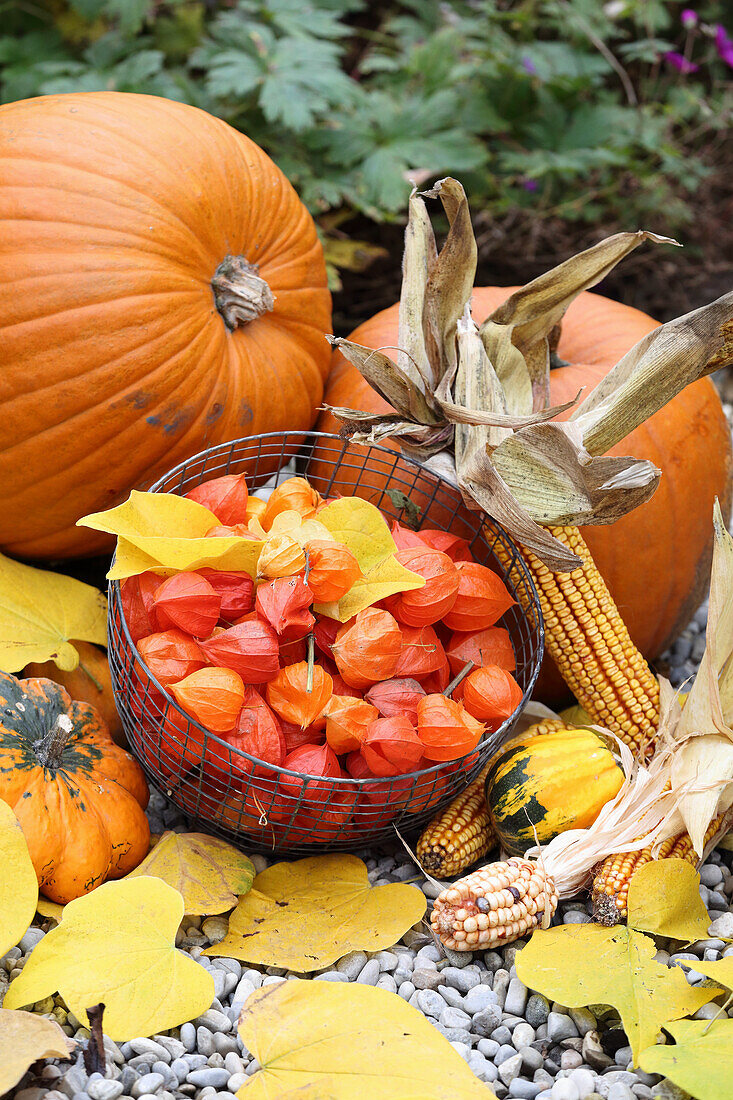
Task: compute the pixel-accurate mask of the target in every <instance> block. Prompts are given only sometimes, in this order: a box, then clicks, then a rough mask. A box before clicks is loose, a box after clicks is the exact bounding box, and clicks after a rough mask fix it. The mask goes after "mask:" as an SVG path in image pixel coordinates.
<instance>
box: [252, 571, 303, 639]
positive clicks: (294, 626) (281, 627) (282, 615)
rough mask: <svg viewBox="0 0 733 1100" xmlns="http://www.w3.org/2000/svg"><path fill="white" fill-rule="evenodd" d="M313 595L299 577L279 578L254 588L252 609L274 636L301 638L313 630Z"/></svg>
mask: <svg viewBox="0 0 733 1100" xmlns="http://www.w3.org/2000/svg"><path fill="white" fill-rule="evenodd" d="M312 603H313V592H312V591H311V588H310V586H309V585H307V584H306V583H305V581H304V580H303V578H302V577H278V578H276V579H275V580H272V581H266V582H263V583H262V584H260V585H258V587H257V596H256V599H255V608H256V610H257V614H258V615H259V617H260V618H261V619H264V620H265V621H266V622H268V623H269V624H270V626H271V627H272V629H273V630H274V631H275V633H276V634H278V635H281V636H283V637H285V638H288V639H292V638H301V637H302V636H303V635H304V634H307V633H308V632H309V631H310V630H311V629H312V627H313V624H314V623H315V619H314V618H313V615H312V614H311V611H310V607H311V604H312Z"/></svg>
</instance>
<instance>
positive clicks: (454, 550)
mask: <svg viewBox="0 0 733 1100" xmlns="http://www.w3.org/2000/svg"><path fill="white" fill-rule="evenodd" d="M419 534H420V538H421V539H422V541H423V542H424V543H425V545H426V546H432V548H433V549H434V550H441V551H442V552H443V553H444V554H447V555H448V557H449V558H450V559H451V561H453V562H456V561H473V557H472V555H471V550H470V548H469V545H468V543H467V542H466V540H465V539H462V538H461V537H460V535H451V533H450V531H441V530H439V529H438V528H433V527H422V528H421V529H420V532H419Z"/></svg>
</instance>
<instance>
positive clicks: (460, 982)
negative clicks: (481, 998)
mask: <svg viewBox="0 0 733 1100" xmlns="http://www.w3.org/2000/svg"><path fill="white" fill-rule="evenodd" d="M440 975H441V981H442V982H443V983H444V984H445V985H449V986H451V987H452V988H453V989H457V990H458V992H459V993H468V992H469V991H470V990H472V989H475V988H476V987H477V986H479V985H480V984H481V972H480V970H479V969H478V967H474V966H469V967H467V968H466V969H464V970H461V969H459V968H458V967H457V966H446V967H444V969H443V970H441V972H440ZM468 1011H469V1012H471V1011H473V1010H472V1009H468Z"/></svg>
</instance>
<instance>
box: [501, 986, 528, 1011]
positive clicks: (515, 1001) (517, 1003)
mask: <svg viewBox="0 0 733 1100" xmlns="http://www.w3.org/2000/svg"><path fill="white" fill-rule="evenodd" d="M528 996H529V991H528V989H527V987H526V985H524V983H523V982H520V980H519V978H512V980H511V981H510V982H509V986H508V988H507V991H506V999H505V1001H504V1011H505V1012H508V1013H509V1015H510V1016H521V1015H522V1013H523V1012H524V1010H525V1008H526V1007H527V998H528Z"/></svg>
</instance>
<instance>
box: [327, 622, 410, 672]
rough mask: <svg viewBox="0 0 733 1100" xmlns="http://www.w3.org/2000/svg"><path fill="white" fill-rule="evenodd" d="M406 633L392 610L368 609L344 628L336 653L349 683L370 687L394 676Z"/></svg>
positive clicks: (334, 650) (342, 628) (337, 641)
mask: <svg viewBox="0 0 733 1100" xmlns="http://www.w3.org/2000/svg"><path fill="white" fill-rule="evenodd" d="M401 649H402V632H401V630H400V628H399V626H398V625H397V623H396V622H395V620H394V618H393V617H392V615H390V613H389V612H388V611H383V610H381V609H380V608H378V607H367V608H366V609H365V610H364V611H360V612H359V613H358V615H355V616H354V618H353V619H350V620H349V622H348V623H345V624H344V626H342V627H341V629H340V630H339V632H338V634H337V635H336V641H335V642H334V643H333V646H332V652H333V656H334V660H335V661H336V665H337V667H338V670H339V672H340V673H341V675H342V676H343V678H344V680H345V681H346V683H347V684H350V685H351V686H352V687H356V688H366V687H369V686H370V684H375V683H376V682H377V680H388V679H389V678H390V677H391V676H393V675H394V670H395V668H396V667H397V661H398V660H399V656H400V651H401Z"/></svg>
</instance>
